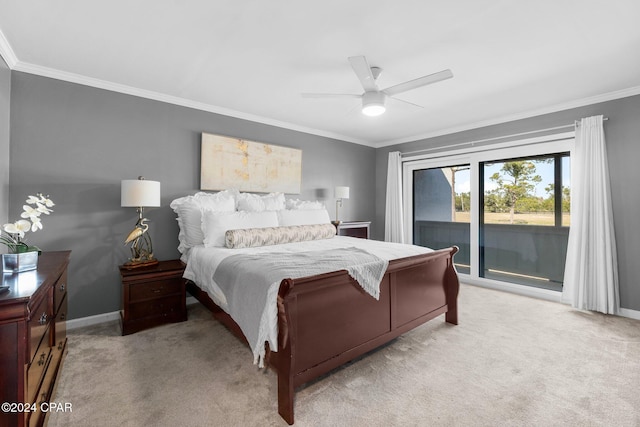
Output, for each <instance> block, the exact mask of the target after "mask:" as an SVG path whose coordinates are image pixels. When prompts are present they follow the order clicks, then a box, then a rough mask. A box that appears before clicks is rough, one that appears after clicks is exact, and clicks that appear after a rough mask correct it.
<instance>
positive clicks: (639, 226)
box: [373, 95, 640, 310]
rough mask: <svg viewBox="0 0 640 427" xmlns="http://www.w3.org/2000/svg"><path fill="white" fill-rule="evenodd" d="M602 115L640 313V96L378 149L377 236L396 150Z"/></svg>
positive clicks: (624, 253)
mask: <svg viewBox="0 0 640 427" xmlns="http://www.w3.org/2000/svg"><path fill="white" fill-rule="evenodd" d="M600 114H602V115H604V116H605V117H608V118H609V120H608V121H607V122H605V137H606V140H607V155H608V159H609V169H610V176H611V187H612V188H611V191H612V195H611V199H612V202H613V211H614V212H613V216H614V226H615V229H616V239H617V249H618V265H619V274H620V300H621V306H622V308H627V309H631V310H640V286H638V280H637V278H636V277H635V276H636V274H637V270H636V267H635V264H636V262H637V258H638V254H640V215H638V209H640V191H638V182H640V167H638V164H637V163H638V158H640V95H638V96H632V97H627V98H622V99H618V100H614V101H608V102H603V103H598V104H593V105H588V106H585V107H580V108H574V109H570V110H565V111H561V112H557V113H552V114H545V115H541V116H537V117H532V118H529V119H524V120H517V121H513V122H508V123H503V124H500V125H495V126H488V127H484V128H479V129H473V130H470V131H466V132H460V133H455V134H450V135H444V136H439V137H436V138H430V139H425V140H420V141H414V142H409V143H405V144H399V145H395V146H389V147H385V148H381V149H378V150H377V153H376V214H375V220H374V223H373V224H374V230H373V235H374V237H376V238H381V237H382V236H384V212H385V208H384V204H385V193H386V175H387V156H388V153H389V152H390V151H401V152H405V153H406V152H411V151H415V150H420V149H425V148H431V147H440V146H446V145H449V144H457V143H462V142H468V141H475V140H481V139H484V138H491V137H498V136H504V135H511V134H516V133H520V132H528V131H535V130H538V129H546V128H550V127H555V126H562V125H566V124H570V123H573V121H574V120H578V119H580V118H582V117H589V116H594V115H600Z"/></svg>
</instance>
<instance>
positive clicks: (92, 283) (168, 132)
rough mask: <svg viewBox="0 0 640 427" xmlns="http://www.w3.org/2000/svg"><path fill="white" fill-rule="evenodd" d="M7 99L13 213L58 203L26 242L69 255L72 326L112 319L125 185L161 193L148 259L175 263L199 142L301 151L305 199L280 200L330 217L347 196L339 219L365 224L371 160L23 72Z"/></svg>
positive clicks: (128, 217)
mask: <svg viewBox="0 0 640 427" xmlns="http://www.w3.org/2000/svg"><path fill="white" fill-rule="evenodd" d="M11 90H12V91H11V145H10V150H11V171H10V179H11V184H12V185H11V188H10V212H11V214H12V215H19V213H20V211H21V208H22V205H23V200H24V198H25V197H26V196H27V195H29V194H34V193H36V192H38V191H40V192H43V193H48V194H49V195H50V196H51V198H52V199H53V201H54V202H55V203H56V206H55V207H54V210H55V212H54V213H53V214H52V215H51V216H49V217H45V218H43V225H44V229H43V230H42V231H38V232H36V233H29V234H28V236H27V237H28V239H29V242H31V243H34V244H36V245H38V246H40V247H41V248H43V249H45V250H64V249H70V250H72V251H73V253H72V261H71V265H70V278H69V282H70V287H69V289H70V290H69V313H70V318H78V317H84V316H89V315H95V314H100V313H106V312H112V311H115V310H117V309H119V307H120V277H119V273H118V265H120V264H122V263H123V262H125V261H126V260H127V257H128V255H129V252H128V249H127V247H125V246H124V245H123V241H124V237H125V236H126V234H127V233H128V232H129V231H130V229H131V228H132V227H133V225H134V224H135V221H136V213H135V210H134V209H132V208H121V207H120V181H121V180H122V179H135V178H136V177H138V175H144V176H145V177H146V178H147V179H152V180H158V181H160V182H161V183H162V207H161V208H157V209H149V210H147V211H146V215H145V216H147V217H148V218H149V219H150V220H151V223H150V226H151V228H150V230H151V236H152V238H153V242H154V250H155V253H156V256H157V257H158V258H159V259H173V258H177V257H178V256H179V253H178V252H177V249H176V248H177V246H178V241H177V235H178V228H177V223H176V221H175V215H174V213H173V211H172V210H171V209H170V208H169V203H170V202H171V200H173V199H174V198H176V197H180V196H183V195H186V194H192V193H194V192H196V191H197V190H198V187H199V180H200V134H201V132H209V133H215V134H223V135H229V136H236V137H240V138H245V139H249V140H254V141H261V142H266V143H271V144H277V145H282V146H288V147H295V148H300V149H302V153H303V154H302V156H303V158H302V163H303V173H302V175H303V176H302V188H303V190H302V194H300V195H295V196H288V197H295V198H301V199H314V200H315V199H322V200H325V201H326V205H327V208H328V210H329V213H330V214H331V216H332V217H333V216H334V215H335V199H333V188H334V187H335V186H336V185H347V186H349V187H351V198H350V199H349V200H347V201H345V203H344V206H343V208H342V209H341V212H340V215H341V217H342V218H345V219H362V220H372V219H373V218H372V213H373V212H374V193H373V188H372V184H371V183H372V182H373V181H374V179H375V171H374V170H373V168H372V165H373V164H375V149H373V148H370V147H365V146H361V145H355V144H351V143H347V142H343V141H338V140H332V139H328V138H323V137H319V136H314V135H309V134H305V133H301V132H295V131H290V130H286V129H281V128H276V127H272V126H267V125H263V124H259V123H254V122H249V121H244V120H239V119H235V118H230V117H225V116H221V115H216V114H212V113H207V112H203V111H198V110H194V109H190V108H185V107H179V106H175V105H170V104H165V103H162V102H156V101H151V100H147V99H143V98H138V97H134V96H129V95H123V94H119V93H114V92H109V91H105V90H100V89H96V88H91V87H86V86H82V85H77V84H72V83H67V82H63V81H58V80H54V79H49V78H45V77H40V76H34V75H30V74H26V73H21V72H13V73H12V81H11ZM1 108H2V107H1V106H0V109H1ZM0 111H1V110H0Z"/></svg>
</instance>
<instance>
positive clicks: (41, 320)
mask: <svg viewBox="0 0 640 427" xmlns="http://www.w3.org/2000/svg"><path fill="white" fill-rule="evenodd" d="M46 323H47V313H42V316H40V324H41V325H44V324H46Z"/></svg>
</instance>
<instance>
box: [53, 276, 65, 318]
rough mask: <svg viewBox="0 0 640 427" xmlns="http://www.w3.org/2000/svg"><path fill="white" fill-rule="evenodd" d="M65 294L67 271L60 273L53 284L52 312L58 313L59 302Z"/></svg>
mask: <svg viewBox="0 0 640 427" xmlns="http://www.w3.org/2000/svg"><path fill="white" fill-rule="evenodd" d="M66 296H67V271H66V270H65V271H64V273H62V276H60V278H59V279H58V281H57V282H56V284H55V285H54V286H53V313H54V314H57V313H58V308H59V307H60V303H61V302H62V300H63V299H64V298H65V297H66Z"/></svg>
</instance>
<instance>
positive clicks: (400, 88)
mask: <svg viewBox="0 0 640 427" xmlns="http://www.w3.org/2000/svg"><path fill="white" fill-rule="evenodd" d="M349 63H350V64H351V68H353V71H354V72H355V73H356V76H357V77H358V80H360V84H361V85H362V88H363V89H364V93H363V94H361V95H356V94H350V93H303V94H302V96H303V97H305V98H354V97H355V98H361V99H362V114H364V115H366V116H372V117H373V116H379V115H381V114H383V113H384V112H385V111H386V107H385V105H384V104H385V101H386V99H387V97H393V96H394V95H398V94H400V93H403V92H407V91H409V90H412V89H417V88H419V87H422V86H427V85H430V84H433V83H436V82H439V81H442V80H446V79H450V78H451V77H453V73H452V72H451V70H448V69H447V70H443V71H440V72H437V73H434V74H429V75H427V76H422V77H419V78H417V79H413V80H409V81H407V82H404V83H400V84H397V85H394V86H391V87H388V88H386V89H382V90H380V89H378V85H377V83H376V80H378V77H379V76H380V73H381V72H382V69H381V68H379V67H371V66H370V65H369V63H368V62H367V58H365V57H364V56H351V57H349ZM394 99H396V100H398V101H402V102H404V103H406V104H410V105H413V106H415V107H419V108H422V107H421V106H420V105H417V104H414V103H412V102H408V101H403V100H401V99H398V98H394Z"/></svg>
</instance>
